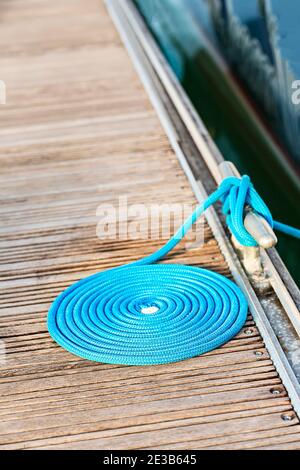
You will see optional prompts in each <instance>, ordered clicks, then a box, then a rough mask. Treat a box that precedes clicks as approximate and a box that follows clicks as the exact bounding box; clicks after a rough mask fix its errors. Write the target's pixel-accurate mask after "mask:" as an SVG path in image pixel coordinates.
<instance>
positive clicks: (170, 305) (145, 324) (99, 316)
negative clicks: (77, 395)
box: [48, 176, 300, 365]
mask: <svg viewBox="0 0 300 470" xmlns="http://www.w3.org/2000/svg"><path fill="white" fill-rule="evenodd" d="M218 200H220V201H221V202H222V203H223V211H224V213H225V214H226V216H227V223H228V225H229V227H230V229H231V230H232V232H233V233H234V235H235V236H236V238H237V239H238V240H239V241H240V242H241V243H242V244H244V245H247V246H252V245H255V244H256V242H255V240H254V239H253V238H252V237H251V235H250V234H249V233H248V232H247V231H246V229H245V228H244V225H243V213H244V207H245V205H246V204H249V205H250V206H251V207H252V208H253V210H255V211H256V212H257V213H259V214H260V215H262V216H263V217H265V219H266V220H267V221H268V222H269V224H270V225H271V226H272V227H273V226H275V223H274V222H273V219H272V215H271V213H270V211H269V209H268V208H267V206H266V205H265V203H264V202H263V201H262V199H261V198H260V196H259V195H258V194H257V192H256V191H255V189H254V188H253V186H252V184H251V182H250V179H249V177H248V176H243V177H242V179H238V178H235V177H230V178H227V179H225V180H224V181H223V182H222V183H221V185H220V186H219V187H218V189H217V190H216V191H215V192H213V193H212V194H211V195H210V196H209V197H208V198H207V200H206V201H204V203H203V204H201V205H200V206H198V207H197V208H196V210H195V211H194V212H193V214H192V215H191V216H190V217H189V218H188V219H187V220H186V221H185V223H184V224H183V225H182V227H180V229H179V230H178V231H177V232H176V233H175V235H174V236H173V237H172V238H171V239H170V240H169V241H168V242H167V243H166V245H164V246H163V247H162V248H160V249H159V250H158V251H156V252H155V253H153V254H151V255H150V256H147V257H145V258H142V259H140V260H138V261H135V262H134V263H131V264H128V265H125V266H121V267H119V268H114V269H110V270H107V271H104V272H101V273H98V274H94V275H92V276H89V277H87V278H86V279H83V280H81V281H79V282H77V283H75V284H73V285H71V286H70V287H69V288H67V289H66V290H65V291H64V292H63V293H62V294H60V295H59V296H58V297H57V299H56V300H55V301H54V303H53V304H52V306H51V308H50V310H49V314H48V329H49V332H50V334H51V336H52V337H53V339H54V340H55V341H56V342H57V343H58V344H60V345H61V346H62V347H64V348H65V349H67V350H68V351H70V352H72V353H74V354H76V355H78V356H80V357H83V358H85V359H90V360H93V361H98V362H105V363H110V364H127V365H147V364H163V363H169V362H175V361H180V360H183V359H187V358H190V357H194V356H197V355H199V354H202V353H205V352H207V351H210V350H212V349H214V348H217V347H218V346H220V345H222V344H224V343H226V342H227V341H228V340H229V339H231V338H232V337H233V336H235V335H236V334H237V333H238V332H239V330H240V329H241V327H242V326H243V324H244V323H245V320H246V316H247V310H248V305H247V301H246V298H245V296H244V294H243V293H242V291H241V290H240V289H239V287H238V286H237V285H236V284H234V283H233V282H231V281H230V280H229V279H227V278H225V277H224V276H221V275H220V274H216V273H214V272H212V271H209V270H206V269H202V268H197V267H191V266H185V265H178V264H171V265H162V264H153V263H155V262H157V261H158V260H159V259H161V258H162V257H163V256H165V255H166V254H167V253H169V252H170V251H171V250H172V249H173V248H174V247H175V246H176V245H177V243H179V241H180V240H181V239H182V238H183V236H184V235H185V234H186V233H187V231H188V230H189V229H190V227H191V226H192V225H193V223H194V222H195V221H196V220H197V219H198V217H199V216H200V215H201V214H203V212H204V211H205V210H206V209H207V208H208V207H209V206H211V205H212V204H214V203H215V202H217V201H218ZM277 224H278V223H276V225H277ZM279 225H280V226H281V224H279ZM278 228H280V227H278ZM284 230H285V231H286V226H284ZM288 230H291V231H292V232H293V234H294V231H296V232H295V234H296V236H298V237H300V230H298V229H292V228H290V227H288ZM146 312H148V313H146ZM150 312H151V313H150Z"/></svg>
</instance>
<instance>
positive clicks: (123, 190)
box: [0, 0, 300, 449]
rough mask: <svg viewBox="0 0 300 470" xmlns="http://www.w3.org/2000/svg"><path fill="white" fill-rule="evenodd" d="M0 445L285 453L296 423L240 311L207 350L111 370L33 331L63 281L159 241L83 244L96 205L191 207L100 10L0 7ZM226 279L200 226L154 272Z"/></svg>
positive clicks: (39, 1) (37, 2)
mask: <svg viewBox="0 0 300 470" xmlns="http://www.w3.org/2000/svg"><path fill="white" fill-rule="evenodd" d="M0 18H1V28H0V70H1V77H0V78H1V79H2V80H4V81H5V83H6V86H7V104H6V105H5V106H1V107H0V113H1V128H0V148H1V156H0V167H1V176H0V178H1V184H0V188H1V189H0V197H1V208H0V211H1V229H0V257H1V266H0V269H1V280H2V282H1V297H0V301H1V316H0V332H1V337H2V339H3V344H4V346H5V354H2V356H1V357H0V371H1V385H0V389H1V394H0V396H1V397H0V414H1V424H0V448H1V449H46V448H47V449H145V448H146V449H153V448H155V449H256V448H260V449H300V426H299V420H298V417H297V416H296V414H295V413H294V411H293V409H292V406H291V403H290V399H289V397H288V396H287V393H286V391H285V388H284V386H283V384H282V382H281V380H280V378H279V376H278V374H277V372H276V370H275V368H274V365H273V363H272V360H271V359H270V357H269V354H268V352H267V350H266V349H265V347H264V344H263V341H262V339H261V337H260V334H259V332H258V330H257V328H256V326H255V324H254V323H253V321H252V319H251V317H250V316H249V320H248V323H247V325H246V327H245V328H244V329H243V331H241V333H240V334H239V335H238V336H237V337H236V338H234V339H233V340H231V341H230V342H229V343H228V344H226V345H225V346H223V347H222V348H220V349H218V350H215V351H212V352H210V353H208V354H205V355H203V356H201V357H197V358H193V359H190V360H187V361H183V362H180V363H176V364H170V365H162V366H148V367H124V366H112V365H105V364H99V363H93V362H89V361H86V360H83V359H80V358H78V357H76V356H73V355H71V354H69V353H67V352H66V351H64V350H63V349H62V348H60V347H59V346H58V345H57V344H55V343H54V341H52V339H51V338H50V337H49V334H48V332H47V327H46V316H47V311H48V308H49V306H50V304H51V302H52V301H53V300H54V298H55V297H56V296H57V294H58V293H59V292H60V291H61V290H63V289H64V288H65V287H67V286H68V285H70V284H71V283H73V282H74V281H76V280H78V279H81V278H82V277H84V276H87V275H89V274H92V273H95V272H97V271H99V270H103V269H107V268H108V267H112V266H118V265H120V264H123V263H124V262H129V261H131V260H134V259H137V258H139V257H141V256H143V255H145V254H148V253H150V252H152V251H153V250H154V249H156V248H157V247H158V246H160V245H161V244H162V243H163V241H164V240H162V239H160V240H145V239H143V240H123V241H118V240H99V238H98V237H97V235H96V225H97V222H98V217H97V215H96V210H97V207H98V206H99V204H102V203H111V204H116V203H117V197H118V196H119V195H122V196H127V198H128V202H129V203H142V202H143V203H146V204H151V203H161V202H168V203H175V202H179V203H187V204H192V203H195V198H194V195H193V192H192V190H191V188H190V185H189V183H188V181H187V179H186V177H185V175H184V173H183V171H182V169H181V167H180V165H179V162H178V160H177V157H176V156H175V154H174V152H173V150H172V149H171V147H170V144H169V142H168V139H167V137H166V135H165V133H164V131H163V129H162V127H161V125H160V123H159V120H158V117H157V116H156V114H155V111H154V109H153V107H152V105H151V104H150V101H149V99H148V96H147V95H146V92H145V91H144V89H143V86H142V84H141V82H140V80H139V78H138V75H137V73H136V71H135V69H134V68H133V65H132V64H131V61H130V59H129V56H128V54H127V52H126V50H125V48H124V46H123V45H122V43H121V41H120V38H119V36H118V33H117V32H116V30H115V28H114V26H113V24H112V21H111V19H110V17H109V15H108V13H107V11H106V8H105V6H104V4H103V3H102V1H101V0H53V1H51V2H50V1H43V0H9V1H3V2H1V16H0ZM174 260H176V262H182V263H189V264H194V265H201V266H203V267H208V268H209V269H213V270H216V271H218V272H220V273H223V274H226V275H230V272H229V269H228V267H227V265H226V262H225V260H224V258H223V257H222V255H221V252H220V250H219V247H218V245H217V243H216V241H215V240H214V238H213V236H212V233H211V231H210V229H209V227H208V226H207V227H206V228H205V243H204V245H203V246H202V247H201V248H197V249H194V250H191V251H189V252H186V251H185V250H184V249H183V247H180V248H179V249H178V250H177V251H176V253H175V255H173V256H172V259H169V260H166V262H174Z"/></svg>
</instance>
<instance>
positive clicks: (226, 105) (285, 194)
mask: <svg viewBox="0 0 300 470" xmlns="http://www.w3.org/2000/svg"><path fill="white" fill-rule="evenodd" d="M147 1H148V3H147V4H146V3H145V2H147ZM150 3H151V0H137V4H139V7H140V8H141V11H142V13H143V14H144V16H145V19H146V20H147V22H148V25H149V27H150V29H151V30H152V32H153V34H154V36H155V38H156V39H157V42H158V43H159V45H160V47H161V49H162V51H163V52H164V54H165V56H166V58H167V60H168V62H169V63H170V65H171V66H172V68H173V70H174V71H175V73H176V75H177V76H178V78H179V80H180V81H181V83H182V85H183V87H184V89H185V90H186V92H187V94H188V95H189V97H190V99H191V101H192V102H193V104H194V106H195V108H196V109H197V111H198V112H199V115H200V116H201V118H202V120H203V121H204V123H205V125H206V127H207V129H208V130H209V132H210V134H211V136H212V137H213V139H214V141H215V143H216V144H217V146H218V147H219V149H220V150H221V152H222V154H223V156H224V158H225V159H226V160H231V161H233V162H234V163H235V164H236V166H237V168H238V169H239V171H240V173H246V174H248V175H249V176H250V177H251V179H252V181H253V183H254V185H255V187H256V189H257V190H258V191H259V193H260V194H261V196H262V197H263V198H264V200H265V202H266V203H267V205H268V206H269V208H270V210H271V212H272V214H273V217H274V219H276V220H280V221H281V222H284V223H288V224H291V225H295V226H300V224H299V220H300V207H299V206H300V205H299V201H300V191H299V185H297V182H296V183H295V182H293V180H292V178H291V177H290V176H289V175H288V174H287V173H286V171H285V169H284V168H283V167H282V165H281V164H279V163H278V160H277V159H276V157H275V156H274V149H273V148H272V147H271V146H270V143H269V141H268V139H267V138H266V136H265V134H264V133H262V132H261V128H260V126H259V125H258V123H257V122H255V121H254V122H253V121H252V120H251V119H250V118H249V113H248V111H247V109H245V108H244V107H243V106H242V105H241V102H240V100H239V99H238V98H237V96H236V94H235V92H234V90H233V89H232V84H231V81H228V73H227V72H225V73H224V74H222V73H220V70H218V69H217V68H216V64H215V63H214V61H213V60H212V58H211V56H210V54H209V53H208V50H207V47H206V45H205V42H206V41H205V37H204V38H203V37H202V36H201V34H199V32H198V30H197V28H196V27H194V26H193V24H192V23H191V21H190V20H191V19H190V16H189V15H188V14H187V13H186V12H185V11H184V10H180V9H179V8H177V7H178V5H177V6H176V4H177V3H179V2H177V1H176V0H175V1H174V0H173V1H168V0H166V1H165V2H160V6H159V9H158V7H157V5H155V2H152V9H150V10H149V5H150ZM156 3H157V2H156ZM162 5H164V7H163V8H162ZM146 6H147V8H146ZM156 7H157V8H156ZM226 75H227V77H226ZM277 235H278V239H279V242H278V245H277V248H278V251H279V253H280V255H281V256H282V258H283V260H284V262H285V263H286V265H287V267H288V269H289V270H290V272H291V274H292V276H293V277H294V279H295V281H296V282H297V283H298V285H300V263H298V259H299V255H300V241H299V240H296V239H293V238H291V237H288V236H285V235H282V234H280V233H278V232H277Z"/></svg>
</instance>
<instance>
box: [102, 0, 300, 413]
mask: <svg viewBox="0 0 300 470" xmlns="http://www.w3.org/2000/svg"><path fill="white" fill-rule="evenodd" d="M105 2H106V5H107V8H108V10H109V13H110V15H111V17H112V19H113V21H114V23H115V26H116V28H117V29H118V31H119V34H120V36H121V39H122V40H123V42H124V45H125V47H126V48H127V50H128V53H129V54H130V56H131V59H132V61H133V64H134V66H135V68H136V70H137V72H138V74H139V76H140V79H141V80H142V82H143V84H144V86H145V89H146V91H147V93H148V95H149V97H150V100H151V102H152V104H153V106H154V108H155V109H156V112H157V114H158V117H159V119H160V121H161V123H162V125H163V127H164V129H165V132H166V134H167V136H168V138H169V141H170V144H171V146H172V147H173V149H174V151H175V154H176V155H177V158H178V160H179V162H180V164H181V166H182V168H183V170H184V172H185V174H186V176H187V178H188V180H189V182H190V184H191V187H192V189H193V191H194V193H195V196H196V198H197V200H198V201H199V202H201V201H203V199H205V198H206V197H207V193H206V191H205V188H204V186H203V184H202V183H201V181H199V180H196V179H195V177H194V174H193V172H192V170H191V167H190V165H189V163H188V161H187V158H186V156H185V154H184V152H183V151H182V148H181V145H180V138H179V136H178V134H177V132H176V129H175V128H174V125H173V123H172V120H171V119H170V117H169V115H168V112H167V110H166V108H165V105H164V102H163V100H162V98H161V96H160V94H159V92H158V91H157V89H156V87H155V85H154V83H153V79H152V78H151V68H152V69H153V70H154V72H155V73H156V74H157V75H158V77H159V79H160V80H161V82H162V84H163V86H164V88H165V89H166V93H167V94H168V95H169V97H170V99H171V101H172V102H173V103H174V106H175V108H176V109H177V111H178V114H179V115H180V117H181V119H182V121H183V122H184V124H185V125H186V127H187V129H188V131H189V132H190V134H191V137H192V139H193V141H194V142H195V145H196V146H197V148H198V150H199V152H200V154H201V155H202V157H203V159H204V161H205V163H206V165H207V167H208V168H209V170H210V172H211V174H212V176H213V178H214V179H215V181H218V180H219V179H220V171H219V168H218V165H219V163H221V162H222V161H223V157H222V155H221V154H220V152H219V150H218V149H217V147H216V146H215V144H214V142H213V141H212V139H211V138H210V136H209V134H208V131H207V130H206V128H205V127H204V124H203V123H202V121H201V119H200V117H199V116H198V115H197V113H196V111H195V110H194V108H193V105H192V104H191V102H190V101H189V99H188V97H187V96H186V94H185V92H184V90H183V89H182V87H181V85H180V84H179V83H178V82H177V78H176V77H175V75H174V74H173V71H172V70H171V69H170V67H169V66H168V64H167V63H166V61H165V59H164V58H163V56H162V54H161V53H160V51H159V49H158V47H157V45H156V44H155V41H154V39H153V38H152V36H151V35H150V33H149V31H147V30H146V28H145V26H144V24H143V22H142V20H141V18H140V17H139V14H138V12H137V10H136V8H135V7H134V6H133V5H132V3H131V1H130V0H121V1H120V0H105ZM149 64H151V66H150V67H149ZM206 218H207V221H208V223H209V225H210V227H211V229H212V231H213V234H214V236H215V238H216V240H217V242H218V244H219V246H220V249H221V251H222V253H223V255H224V257H225V259H226V261H227V263H228V266H229V269H230V270H231V273H232V275H233V277H234V279H235V282H236V283H237V284H238V285H239V286H240V287H241V288H242V289H243V291H244V292H245V294H246V296H247V298H248V302H249V309H250V311H251V313H252V315H253V318H254V320H255V322H256V324H257V326H258V328H259V331H260V333H261V335H262V338H263V340H264V342H265V344H266V347H267V349H268V351H269V354H270V356H271V359H272V360H273V362H274V365H275V367H276V369H277V372H278V374H279V376H280V377H281V380H282V382H283V383H284V385H285V387H286V389H287V391H288V394H289V397H290V399H291V403H292V405H293V407H294V409H295V411H296V413H297V414H298V416H300V385H299V382H298V380H297V377H296V376H295V373H294V371H293V369H292V367H291V365H290V363H289V361H288V360H287V357H286V356H285V354H284V352H283V349H282V347H281V345H280V343H279V341H278V339H277V337H276V334H275V333H274V331H273V328H272V326H271V324H270V322H269V319H268V317H267V315H266V313H265V311H264V309H263V307H262V305H261V303H260V301H259V299H258V297H257V295H256V293H255V291H254V289H253V287H252V286H251V284H250V282H249V280H248V278H247V276H246V274H245V273H244V271H243V268H242V266H241V264H240V262H239V259H238V257H237V255H236V253H235V251H234V249H233V247H232V245H231V243H230V241H229V239H228V237H227V235H226V233H225V231H224V229H223V226H222V224H221V222H220V220H219V218H218V216H217V214H216V212H215V210H214V209H213V208H210V209H209V210H208V211H207V213H206ZM265 256H266V257H267V256H268V255H267V254H266V253H265ZM273 269H274V270H275V272H276V273H277V271H276V269H275V267H274V266H273V264H272V261H271V260H270V266H269V270H270V271H271V272H272V270H273ZM269 275H270V274H269ZM277 276H278V277H279V280H280V282H282V281H281V278H280V276H279V275H278V273H277ZM275 281H276V282H278V278H276V279H275ZM276 287H277V289H278V286H276ZM283 287H284V289H285V291H286V292H284V295H285V296H287V298H288V303H289V302H291V301H292V304H293V306H294V307H295V304H294V302H293V299H292V298H291V295H290V294H289V292H288V291H287V289H286V288H285V286H284V285H283ZM277 289H275V288H274V291H275V292H276V293H277ZM278 297H279V296H278ZM299 297H300V296H299ZM279 298H280V297H279ZM281 303H283V305H284V304H285V302H281Z"/></svg>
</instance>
